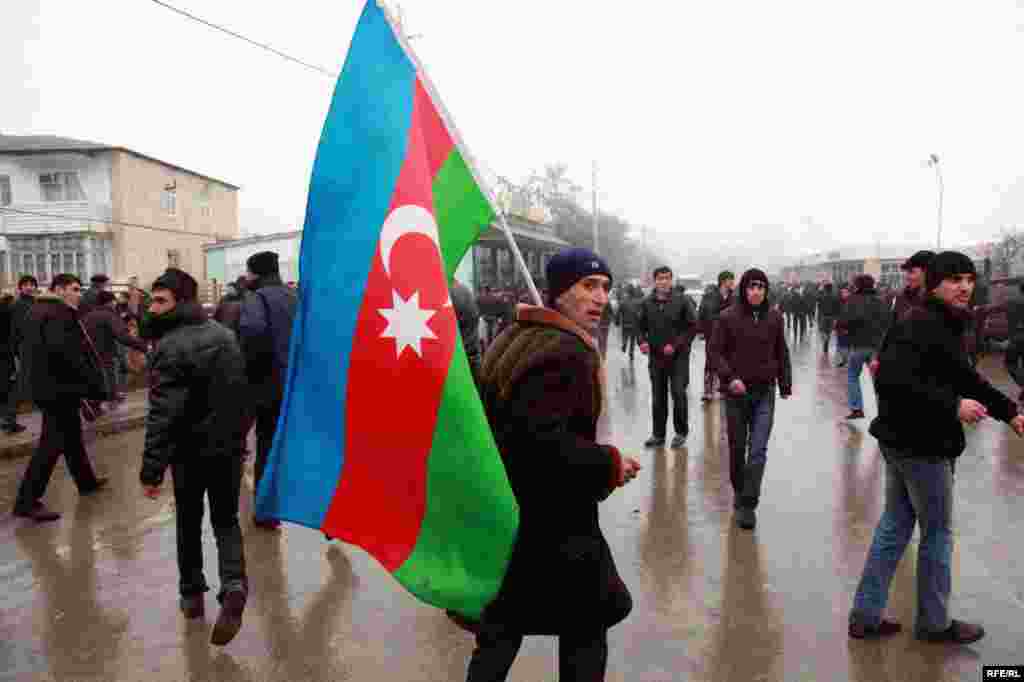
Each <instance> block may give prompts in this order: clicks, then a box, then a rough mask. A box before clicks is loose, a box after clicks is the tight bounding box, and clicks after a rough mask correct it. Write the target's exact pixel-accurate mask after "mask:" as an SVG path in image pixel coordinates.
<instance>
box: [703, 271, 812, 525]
mask: <svg viewBox="0 0 1024 682" xmlns="http://www.w3.org/2000/svg"><path fill="white" fill-rule="evenodd" d="M767 296H768V276H767V275H765V273H764V272H763V271H761V270H757V269H751V270H747V271H746V272H745V273H743V277H741V278H740V287H739V293H738V300H737V302H736V303H735V304H734V305H733V306H732V307H731V308H729V310H728V311H727V312H726V313H725V314H724V315H722V317H721V319H720V320H719V321H718V326H717V327H716V328H715V336H714V338H713V339H712V355H713V358H714V363H715V369H716V370H717V371H718V376H719V377H720V378H721V380H722V386H725V387H726V399H725V417H726V427H727V431H728V434H729V478H730V480H731V482H732V489H733V494H734V502H733V505H734V507H735V509H736V525H738V526H739V527H740V528H743V529H746V530H752V529H753V528H754V526H755V525H756V524H757V515H756V513H755V510H756V509H757V505H758V502H759V501H760V498H761V480H762V479H763V478H764V469H765V465H766V463H767V461H768V439H769V438H770V437H771V433H772V425H773V423H774V420H775V391H776V390H778V392H779V394H780V395H781V396H782V397H783V398H784V399H785V398H789V396H790V395H792V393H793V372H792V367H791V365H790V360H789V348H788V346H786V328H785V323H784V321H783V319H782V314H781V313H780V312H778V311H776V310H773V309H771V307H770V306H769V304H768V300H767Z"/></svg>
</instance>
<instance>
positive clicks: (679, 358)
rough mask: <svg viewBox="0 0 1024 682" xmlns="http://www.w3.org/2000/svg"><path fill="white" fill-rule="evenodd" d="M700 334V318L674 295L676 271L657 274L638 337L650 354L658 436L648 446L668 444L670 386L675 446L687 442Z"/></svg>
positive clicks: (663, 270)
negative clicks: (693, 349) (693, 354)
mask: <svg viewBox="0 0 1024 682" xmlns="http://www.w3.org/2000/svg"><path fill="white" fill-rule="evenodd" d="M696 334H697V318H696V315H695V314H694V312H693V308H692V307H691V306H690V304H689V303H688V302H687V301H685V300H683V297H681V296H673V295H672V270H670V269H669V268H667V267H660V268H658V269H657V270H655V271H654V291H653V292H652V293H651V295H650V296H649V297H648V298H647V299H646V300H645V301H643V303H642V304H641V305H640V315H639V318H638V320H637V337H638V338H639V341H640V352H641V353H643V354H644V355H648V354H649V355H650V364H649V368H650V374H651V389H652V392H653V396H652V400H651V403H652V412H653V417H654V429H653V431H654V433H653V435H652V436H651V437H650V438H649V439H648V440H647V442H646V443H644V445H645V446H646V447H649V448H660V447H662V446H663V445H665V435H666V433H665V430H666V427H667V426H668V396H669V387H670V386H671V390H672V425H673V427H674V428H675V432H676V435H675V437H674V438H673V439H672V447H674V448H680V447H682V446H683V444H684V443H686V436H687V434H688V433H689V431H690V425H689V415H688V414H687V409H686V408H687V405H686V388H687V386H689V384H690V344H691V343H692V342H693V337H694V336H696Z"/></svg>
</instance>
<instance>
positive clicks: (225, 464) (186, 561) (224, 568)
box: [171, 453, 248, 597]
mask: <svg viewBox="0 0 1024 682" xmlns="http://www.w3.org/2000/svg"><path fill="white" fill-rule="evenodd" d="M171 475H172V476H173V477H174V504H175V506H176V511H175V522H176V525H177V540H178V575H179V577H180V582H179V590H180V591H181V596H183V597H189V596H193V595H197V594H202V593H203V592H206V591H207V590H208V589H209V587H207V584H206V578H205V577H204V576H203V511H204V506H205V499H206V498H209V500H210V525H212V526H213V535H214V538H215V539H216V540H217V564H218V567H219V571H220V592H219V596H220V597H223V596H224V593H226V592H229V591H231V590H242V591H243V592H247V591H248V581H247V579H246V576H245V551H244V549H243V545H242V529H241V528H240V527H239V525H238V496H239V495H240V494H241V490H242V459H241V457H239V456H238V455H212V456H209V457H204V456H202V455H197V454H191V453H190V454H189V455H187V456H186V457H180V458H177V459H175V460H174V461H172V462H171Z"/></svg>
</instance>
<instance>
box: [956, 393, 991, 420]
mask: <svg viewBox="0 0 1024 682" xmlns="http://www.w3.org/2000/svg"><path fill="white" fill-rule="evenodd" d="M959 415H960V421H962V422H966V423H967V424H977V423H978V422H980V421H981V420H982V419H984V418H985V417H987V416H988V410H987V409H985V406H984V405H982V404H981V403H979V402H978V401H977V400H971V399H969V398H964V399H963V400H961V401H960V409H959Z"/></svg>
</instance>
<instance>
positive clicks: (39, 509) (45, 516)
mask: <svg viewBox="0 0 1024 682" xmlns="http://www.w3.org/2000/svg"><path fill="white" fill-rule="evenodd" d="M14 515H15V516H20V517H21V518H23V519H31V520H33V521H35V522H36V523H47V522H48V521H56V520H57V519H59V518H60V514H58V513H57V512H55V511H53V510H52V509H47V508H46V505H45V504H43V503H42V502H36V503H35V504H33V505H32V509H31V511H27V512H26V511H21V510H17V509H16V510H15V511H14Z"/></svg>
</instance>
